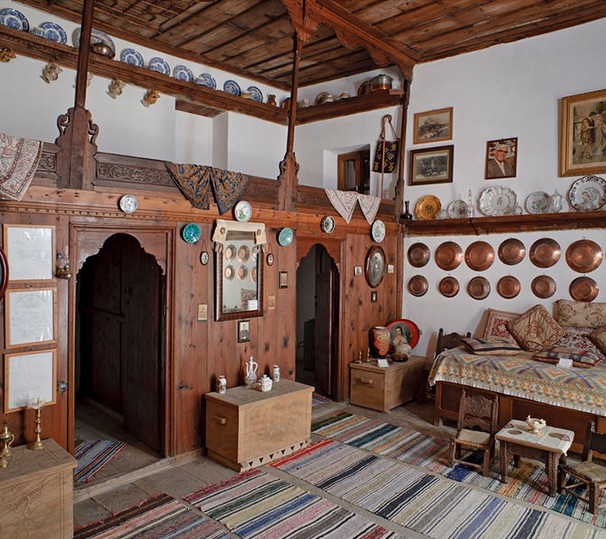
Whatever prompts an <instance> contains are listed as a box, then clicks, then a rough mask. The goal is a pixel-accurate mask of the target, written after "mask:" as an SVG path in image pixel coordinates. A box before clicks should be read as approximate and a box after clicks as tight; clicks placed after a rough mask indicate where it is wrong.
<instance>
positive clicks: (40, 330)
mask: <svg viewBox="0 0 606 539" xmlns="http://www.w3.org/2000/svg"><path fill="white" fill-rule="evenodd" d="M55 291H56V289H55V288H27V289H9V290H8V292H7V293H6V298H5V301H6V303H5V316H4V325H5V328H4V333H5V337H4V340H5V345H4V346H5V348H16V347H20V346H31V345H34V344H49V343H55V342H56V341H57V336H56V323H55V317H56V312H57V309H56V297H55Z"/></svg>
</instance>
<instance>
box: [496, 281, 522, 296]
mask: <svg viewBox="0 0 606 539" xmlns="http://www.w3.org/2000/svg"><path fill="white" fill-rule="evenodd" d="M520 288H521V287H520V281H518V279H517V278H516V277H514V276H513V275H506V276H505V277H501V278H500V279H499V282H498V283H497V292H498V293H499V296H501V297H502V298H505V299H513V298H515V297H516V296H517V295H518V294H519V293H520Z"/></svg>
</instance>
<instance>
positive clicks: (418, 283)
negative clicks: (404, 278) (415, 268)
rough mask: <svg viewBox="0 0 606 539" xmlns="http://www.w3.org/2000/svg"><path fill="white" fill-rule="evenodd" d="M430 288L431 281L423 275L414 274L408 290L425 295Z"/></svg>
mask: <svg viewBox="0 0 606 539" xmlns="http://www.w3.org/2000/svg"><path fill="white" fill-rule="evenodd" d="M428 288H429V283H428V282H427V279H426V278H425V277H423V275H413V276H412V277H411V278H410V279H409V280H408V291H409V292H410V293H411V294H412V295H413V296H416V297H421V296H424V295H425V293H426V292H427V289H428Z"/></svg>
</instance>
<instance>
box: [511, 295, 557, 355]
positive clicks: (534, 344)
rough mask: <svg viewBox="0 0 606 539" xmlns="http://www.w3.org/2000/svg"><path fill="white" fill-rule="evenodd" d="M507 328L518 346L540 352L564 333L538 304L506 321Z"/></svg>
mask: <svg viewBox="0 0 606 539" xmlns="http://www.w3.org/2000/svg"><path fill="white" fill-rule="evenodd" d="M507 329H509V333H511V334H512V335H513V336H514V337H515V339H516V341H518V343H519V344H520V346H522V347H523V348H525V349H526V350H528V351H530V352H540V351H541V350H545V349H546V348H550V347H551V346H553V345H554V344H555V343H556V342H557V341H558V339H561V338H562V337H563V336H564V335H566V331H564V329H563V328H562V326H560V324H558V323H557V322H556V321H555V320H554V318H553V316H551V315H550V314H549V313H548V312H547V309H545V307H543V306H542V305H540V304H538V305H535V306H534V307H531V308H530V309H528V310H527V311H526V312H525V313H524V314H521V315H520V316H518V317H517V318H514V319H513V320H511V321H510V322H507Z"/></svg>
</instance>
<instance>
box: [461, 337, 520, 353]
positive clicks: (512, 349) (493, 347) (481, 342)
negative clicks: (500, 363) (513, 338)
mask: <svg viewBox="0 0 606 539" xmlns="http://www.w3.org/2000/svg"><path fill="white" fill-rule="evenodd" d="M461 342H462V343H463V344H464V345H465V346H467V348H469V350H470V351H472V352H473V353H474V354H477V355H479V356H513V355H515V354H519V353H520V352H523V350H522V349H521V348H520V346H519V345H518V343H511V342H509V341H504V340H501V339H473V338H465V339H462V341H461Z"/></svg>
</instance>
